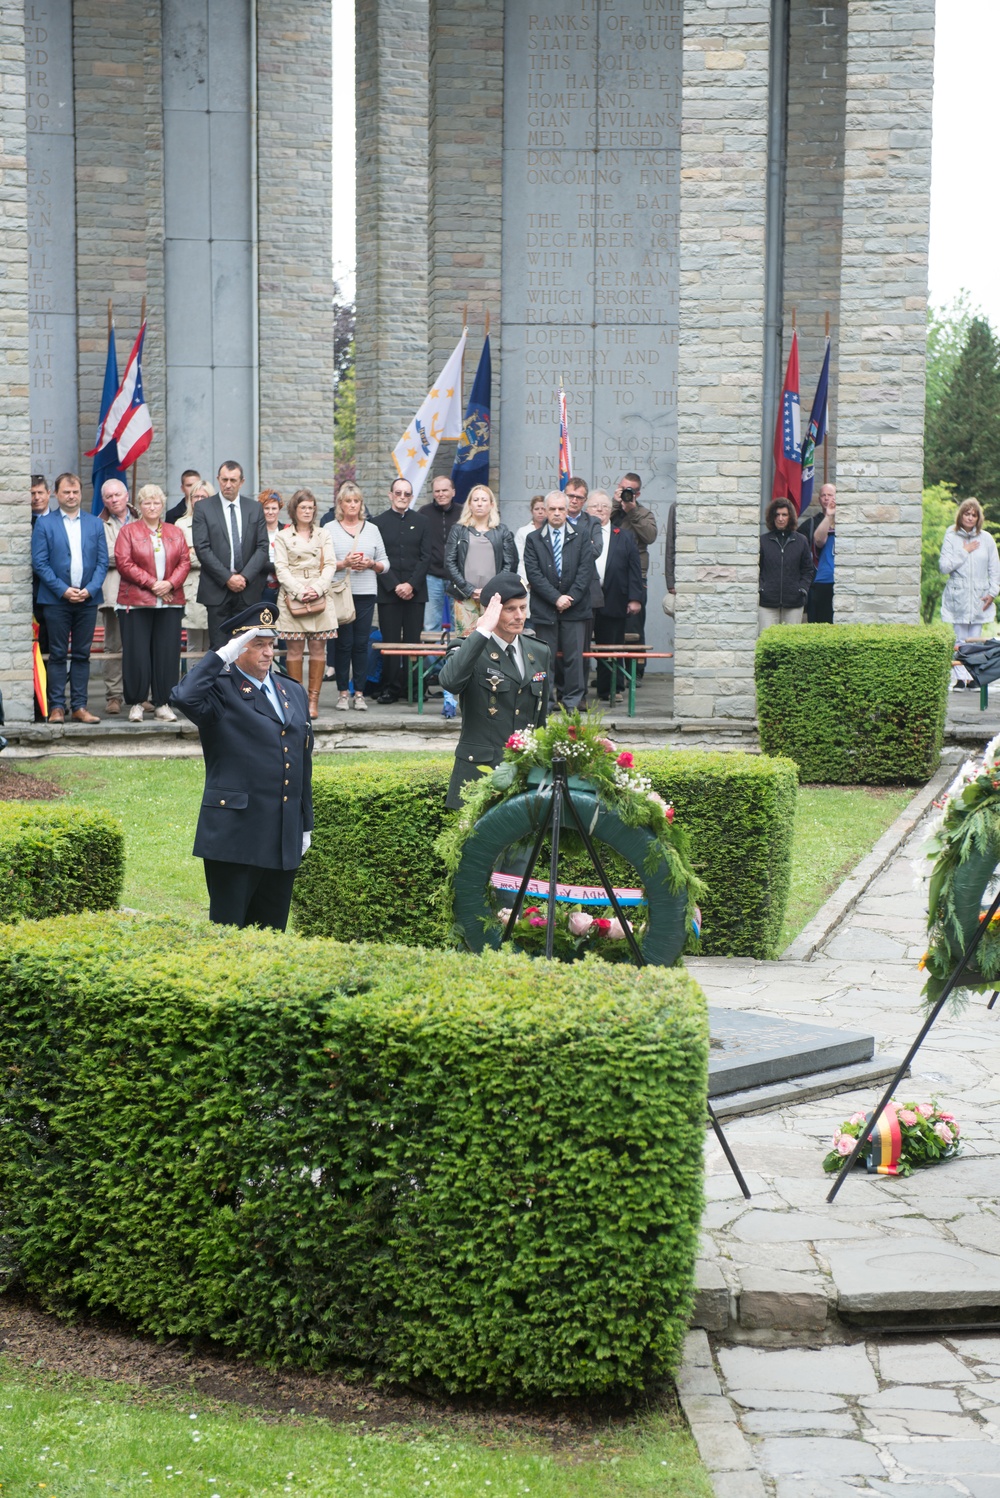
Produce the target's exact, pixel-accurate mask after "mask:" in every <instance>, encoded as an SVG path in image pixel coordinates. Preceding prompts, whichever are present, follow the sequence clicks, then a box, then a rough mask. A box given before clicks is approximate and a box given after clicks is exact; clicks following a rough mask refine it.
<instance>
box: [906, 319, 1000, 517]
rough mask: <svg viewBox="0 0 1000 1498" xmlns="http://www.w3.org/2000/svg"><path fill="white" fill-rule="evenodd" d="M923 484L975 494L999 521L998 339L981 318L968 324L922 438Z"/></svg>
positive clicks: (957, 492) (999, 382)
mask: <svg viewBox="0 0 1000 1498" xmlns="http://www.w3.org/2000/svg"><path fill="white" fill-rule="evenodd" d="M924 472H925V482H926V483H927V484H951V485H952V486H953V489H954V492H955V495H956V497H957V498H958V499H962V498H965V497H966V496H968V495H975V496H976V497H977V498H978V499H980V500H981V501H982V502H983V506H984V508H985V509H986V512H987V515H988V517H989V518H990V520H991V521H1000V344H998V342H997V340H996V338H995V337H994V335H993V330H992V329H991V327H990V325H989V323H988V322H987V321H986V319H985V318H982V317H975V318H973V319H972V321H971V323H970V324H969V331H968V334H967V336H966V340H965V346H964V348H963V349H962V353H961V355H960V357H959V359H958V363H957V364H956V365H955V369H954V373H953V374H952V376H951V379H950V380H949V381H948V385H947V388H946V389H945V390H944V392H943V394H942V396H941V399H940V401H939V402H938V405H937V409H936V410H935V411H933V412H932V413H930V417H929V421H928V426H927V431H926V434H925V438H924Z"/></svg>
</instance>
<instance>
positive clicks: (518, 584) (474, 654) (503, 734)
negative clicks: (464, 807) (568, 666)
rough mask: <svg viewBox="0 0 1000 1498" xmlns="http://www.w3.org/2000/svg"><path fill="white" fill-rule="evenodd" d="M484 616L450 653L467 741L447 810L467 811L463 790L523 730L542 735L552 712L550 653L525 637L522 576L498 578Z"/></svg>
mask: <svg viewBox="0 0 1000 1498" xmlns="http://www.w3.org/2000/svg"><path fill="white" fill-rule="evenodd" d="M479 602H480V604H482V606H483V615H482V618H481V619H480V621H479V623H478V624H477V625H476V627H475V629H474V630H473V631H472V633H471V634H470V635H469V636H468V637H467V638H466V639H464V640H462V641H461V642H460V643H459V644H458V645H456V646H455V647H454V648H453V649H452V650H450V651H449V652H448V655H447V657H446V658H445V663H444V665H443V666H442V667H441V674H440V682H441V685H442V686H443V687H444V689H445V690H446V691H448V692H454V693H455V694H456V696H458V697H459V698H460V699H461V706H462V734H461V737H460V739H459V741H458V748H457V749H456V750H455V768H454V770H453V771H452V774H451V784H450V785H449V787H448V799H447V801H446V803H445V804H446V805H447V806H449V807H450V808H451V809H452V810H455V809H457V808H458V807H460V806H461V804H462V786H463V785H465V783H466V781H469V780H478V779H479V777H480V774H481V773H482V772H481V769H480V766H482V765H490V766H493V767H495V766H496V765H498V764H499V763H500V761H501V760H502V759H503V749H504V745H505V744H506V742H507V740H508V739H509V738H510V736H511V734H512V733H516V732H517V731H518V729H523V728H536V727H539V726H540V725H541V724H542V723H544V722H545V719H546V717H547V716H548V711H549V682H550V673H551V662H550V657H549V647H548V646H547V645H543V644H542V643H541V641H540V640H535V639H533V638H532V637H531V636H527V637H525V636H524V634H523V631H524V621H525V619H526V618H527V614H528V595H527V593H526V592H525V587H524V583H523V582H522V581H521V579H520V578H519V577H518V575H517V573H516V572H498V573H497V575H496V577H491V578H490V580H489V582H488V583H486V584H484V586H483V588H482V590H481V591H480V594H479Z"/></svg>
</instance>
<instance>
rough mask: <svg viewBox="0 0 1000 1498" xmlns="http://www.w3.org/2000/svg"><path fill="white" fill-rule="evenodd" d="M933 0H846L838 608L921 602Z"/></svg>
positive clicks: (894, 608)
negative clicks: (847, 20)
mask: <svg viewBox="0 0 1000 1498" xmlns="http://www.w3.org/2000/svg"><path fill="white" fill-rule="evenodd" d="M933 63H934V4H933V0H851V4H850V7H849V24H848V46H847V125H846V139H845V152H844V240H843V252H842V270H841V287H840V380H839V399H838V402H837V412H836V414H837V489H838V494H837V499H838V509H837V581H836V594H835V602H836V617H837V618H838V619H839V620H840V621H841V622H844V623H847V622H851V621H854V622H859V623H861V622H875V621H886V620H897V621H908V622H913V621H915V620H916V619H917V618H918V617H919V605H920V523H921V503H920V490H921V481H922V474H923V421H924V371H925V345H926V310H927V238H928V221H929V211H930V207H929V205H930V180H931V93H932V83H933Z"/></svg>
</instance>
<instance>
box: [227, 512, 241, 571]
mask: <svg viewBox="0 0 1000 1498" xmlns="http://www.w3.org/2000/svg"><path fill="white" fill-rule="evenodd" d="M229 550H230V554H231V556H230V561H231V565H232V569H233V571H234V572H235V571H236V570H237V566H238V563H239V557H240V533H239V529H238V527H237V525H236V506H235V505H230V506H229Z"/></svg>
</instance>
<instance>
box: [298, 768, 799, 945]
mask: <svg viewBox="0 0 1000 1498" xmlns="http://www.w3.org/2000/svg"><path fill="white" fill-rule="evenodd" d="M452 762H453V761H452V759H451V757H450V756H446V755H434V756H427V757H426V758H422V759H421V760H419V761H418V760H416V759H415V758H414V759H413V760H411V759H409V757H407V758H406V759H403V758H402V757H400V756H394V755H388V754H387V755H383V756H380V757H379V756H374V755H373V756H370V757H369V758H368V759H366V761H365V763H364V766H363V767H360V768H359V767H358V766H357V765H356V764H354V763H349V764H344V765H339V764H334V765H331V766H324V767H322V768H319V767H318V768H317V769H316V771H315V773H314V777H313V804H314V809H315V815H316V830H315V833H314V837H313V845H312V849H311V850H310V853H309V856H308V857H307V858H306V859H305V861H304V862H303V865H302V868H301V870H300V871H299V875H298V878H297V879H296V881H295V895H294V900H295V923H296V929H297V930H299V931H301V932H303V933H305V934H306V935H311V936H321V935H322V936H332V937H335V938H336V939H337V940H339V941H365V940H367V941H372V940H375V941H394V942H403V943H406V944H407V945H414V946H443V945H446V944H447V942H448V940H449V938H448V927H447V922H446V921H445V920H444V919H443V916H442V911H441V906H440V901H439V898H438V892H439V888H440V885H441V881H442V879H443V877H444V868H443V865H442V864H441V862H440V860H439V859H438V858H437V856H436V854H435V852H434V841H435V839H436V838H437V836H438V834H439V832H440V831H441V829H442V827H443V826H444V825H445V819H446V818H448V817H450V816H451V815H452V813H450V812H447V811H445V807H444V798H445V792H446V790H447V786H448V777H449V775H450V774H451V766H452ZM636 766H637V768H638V769H639V770H640V771H641V772H642V773H643V774H644V775H648V776H649V777H650V779H651V780H652V782H653V785H654V787H655V788H656V790H658V791H659V792H660V793H661V795H663V796H665V797H667V799H668V800H672V801H673V802H674V805H675V806H676V808H677V814H678V816H679V817H681V818H682V819H683V822H684V825H685V826H686V827H688V828H689V829H690V831H691V840H692V851H693V856H694V862H695V866H696V868H697V870H698V872H699V874H701V876H702V877H703V878H704V880H705V881H706V883H707V885H708V893H707V895H706V897H705V899H704V900H703V902H702V913H703V917H704V924H703V928H702V943H701V950H702V951H703V952H706V953H713V954H738V955H740V956H750V957H773V956H774V955H775V953H776V950H777V943H778V938H779V936H780V933H781V926H782V922H783V920H784V913H785V904H786V902H787V899H788V886H789V880H790V878H791V844H792V831H793V827H794V821H795V795H796V788H797V780H796V772H795V766H794V765H793V764H791V763H790V762H789V761H788V760H782V759H771V758H767V757H765V756H762V755H754V754H726V753H708V752H698V751H681V752H674V751H671V750H650V751H643V752H641V753H637V754H636ZM608 862H609V869H610V872H611V875H612V877H613V879H614V880H615V882H616V883H618V884H626V885H627V884H632V883H634V882H635V871H634V870H633V869H630V868H628V866H627V865H625V864H623V863H619V862H618V861H616V860H615V859H614V858H613V857H610V856H609V860H608ZM560 866H561V868H563V869H564V872H565V877H566V878H567V879H574V878H576V877H577V876H579V877H580V879H582V880H583V881H584V882H585V883H587V884H590V883H591V882H592V880H593V877H594V876H593V873H592V871H591V869H590V866H589V862H587V861H586V860H585V859H583V858H580V859H574V858H572V857H569V856H568V857H567V858H566V861H565V863H564V864H563V863H562V862H561V864H560Z"/></svg>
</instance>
